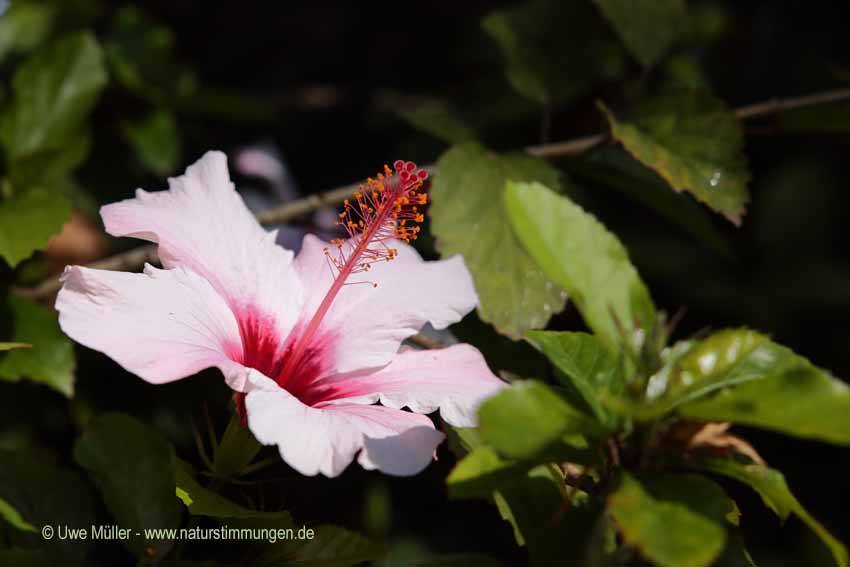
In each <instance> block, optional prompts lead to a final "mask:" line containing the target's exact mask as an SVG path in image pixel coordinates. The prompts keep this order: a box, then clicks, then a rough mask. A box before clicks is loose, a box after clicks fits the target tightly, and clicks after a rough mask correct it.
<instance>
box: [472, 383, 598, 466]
mask: <svg viewBox="0 0 850 567" xmlns="http://www.w3.org/2000/svg"><path fill="white" fill-rule="evenodd" d="M478 418H479V431H480V433H481V438H482V439H483V440H484V441H485V442H486V443H487V444H488V445H491V446H492V447H493V448H495V449H496V450H497V451H498V452H499V453H501V454H502V455H506V456H508V457H511V458H515V459H530V458H533V457H535V456H536V455H537V454H538V453H540V452H541V451H543V450H544V449H547V448H548V447H550V446H551V445H552V444H555V443H557V442H558V441H559V440H561V438H562V437H563V436H564V435H568V434H578V435H584V434H588V435H593V436H598V435H603V434H604V431H605V430H604V429H603V428H602V426H601V425H600V424H598V423H595V422H594V421H593V420H592V418H589V417H588V416H586V415H585V414H583V413H581V412H580V411H579V410H577V409H575V408H574V407H572V406H571V405H570V404H569V403H567V401H566V400H565V399H564V398H563V397H561V396H559V395H558V394H557V393H556V392H555V391H554V390H552V388H550V387H549V386H547V385H546V384H544V383H543V382H538V381H536V380H524V381H520V382H515V383H514V384H512V385H511V387H510V388H506V389H504V390H502V391H501V392H499V393H498V394H496V395H494V396H492V397H490V398H489V399H487V400H486V401H485V402H484V403H483V404H482V405H481V408H480V409H479V410H478Z"/></svg>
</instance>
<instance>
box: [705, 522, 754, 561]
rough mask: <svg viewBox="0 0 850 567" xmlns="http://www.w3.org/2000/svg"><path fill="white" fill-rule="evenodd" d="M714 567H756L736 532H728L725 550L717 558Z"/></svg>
mask: <svg viewBox="0 0 850 567" xmlns="http://www.w3.org/2000/svg"><path fill="white" fill-rule="evenodd" d="M714 567H757V566H756V563H755V561H753V558H752V557H751V556H750V552H749V551H747V548H746V546H745V545H744V540H743V538H741V534H740V533H739V532H738V531H737V530H730V532H729V536H728V537H727V538H726V548H725V549H724V550H723V553H722V554H721V555H720V557H718V558H717V562H716V563H715V564H714Z"/></svg>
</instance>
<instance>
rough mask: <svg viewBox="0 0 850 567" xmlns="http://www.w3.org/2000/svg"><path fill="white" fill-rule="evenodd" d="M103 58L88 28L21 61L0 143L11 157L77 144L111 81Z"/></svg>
mask: <svg viewBox="0 0 850 567" xmlns="http://www.w3.org/2000/svg"><path fill="white" fill-rule="evenodd" d="M106 79H107V77H106V71H105V70H104V68H103V56H102V53H101V50H100V46H99V45H98V43H97V40H96V39H95V38H94V36H93V35H92V34H91V33H89V32H79V33H74V34H71V35H68V36H65V37H63V38H62V39H60V40H58V41H56V42H53V43H52V44H50V45H48V46H46V47H45V48H43V49H41V50H39V51H38V52H37V53H36V54H35V55H34V56H33V57H32V58H30V59H29V60H27V61H26V62H25V63H24V64H22V65H21V66H20V67H19V68H18V69H17V71H16V72H15V76H14V78H13V80H12V90H13V91H14V101H13V103H12V105H11V107H10V108H9V110H8V111H7V113H6V114H4V115H3V123H2V126H0V142H2V143H3V145H4V146H5V148H6V152H7V156H8V158H9V160H10V161H16V160H19V159H22V158H26V157H29V156H32V155H33V154H36V153H38V152H42V151H46V150H56V149H59V148H61V147H62V146H65V145H66V144H68V143H70V142H72V141H73V140H74V138H75V137H77V136H78V135H79V133H80V130H81V128H82V126H83V124H84V122H85V120H86V117H87V116H88V113H89V111H90V110H91V109H92V108H93V107H94V104H95V102H96V100H97V96H98V94H99V93H100V91H101V89H102V88H103V87H104V85H105V84H106Z"/></svg>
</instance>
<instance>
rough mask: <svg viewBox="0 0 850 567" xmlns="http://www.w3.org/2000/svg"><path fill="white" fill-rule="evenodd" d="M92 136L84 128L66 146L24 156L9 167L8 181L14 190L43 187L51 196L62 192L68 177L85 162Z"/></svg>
mask: <svg viewBox="0 0 850 567" xmlns="http://www.w3.org/2000/svg"><path fill="white" fill-rule="evenodd" d="M90 148H91V136H90V135H89V133H88V131H86V130H85V128H81V130H80V131H79V132H78V133H77V135H76V136H75V137H74V139H72V140H69V141H68V143H67V144H65V145H63V146H60V147H57V148H52V149H45V150H40V151H37V152H35V153H33V154H30V155H27V156H21V157H19V158H18V159H16V160H15V161H13V162H12V163H10V164H9V179H10V180H11V181H12V186H13V187H15V188H25V189H29V188H31V187H41V188H44V189H49V190H50V193H51V194H52V195H56V194H57V193H59V192H60V191H61V190H62V185H63V183H66V182H67V176H68V174H70V173H71V172H72V171H73V170H74V169H76V168H77V167H78V166H79V165H80V164H81V163H83V162H84V161H85V160H86V157H88V155H89V149H90Z"/></svg>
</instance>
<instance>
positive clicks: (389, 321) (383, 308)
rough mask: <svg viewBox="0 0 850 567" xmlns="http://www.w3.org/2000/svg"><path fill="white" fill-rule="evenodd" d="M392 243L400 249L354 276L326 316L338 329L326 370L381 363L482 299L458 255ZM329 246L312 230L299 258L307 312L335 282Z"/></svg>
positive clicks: (327, 325) (329, 327) (327, 326)
mask: <svg viewBox="0 0 850 567" xmlns="http://www.w3.org/2000/svg"><path fill="white" fill-rule="evenodd" d="M388 245H389V246H392V247H393V248H396V249H397V250H398V257H397V258H396V259H395V260H393V261H391V262H379V263H374V264H372V269H371V270H369V271H368V272H366V273H361V274H356V275H354V276H352V277H351V279H350V281H348V282H346V285H345V286H344V287H343V288H342V290H341V291H340V292H339V295H338V296H337V298H336V300H335V301H334V303H333V304H332V305H331V308H330V310H329V312H328V314H327V315H326V316H325V318H324V320H323V323H322V326H321V327H320V329H323V331H324V332H326V333H328V334H330V333H333V334H338V335H339V338H338V340H337V341H336V344H335V347H334V348H335V350H334V357H333V359H334V364H333V367H332V368H329V369H328V371H327V372H326V375H330V374H339V373H345V372H352V371H356V370H361V369H364V368H374V367H379V366H383V365H385V364H387V363H388V362H390V360H391V359H392V357H393V355H395V353H396V352H397V351H398V349H399V346H400V344H401V342H402V341H403V340H404V339H406V338H408V337H410V336H412V335H414V334H416V333H417V332H418V331H419V329H421V328H422V326H423V325H424V324H425V323H427V322H430V323H431V324H432V325H433V326H434V327H435V328H437V329H443V328H445V327H447V326H448V325H450V324H452V323H456V322H457V321H459V320H460V319H461V318H462V317H463V316H464V315H466V314H467V313H469V312H470V311H471V310H472V309H474V308H475V306H476V305H477V303H478V296H477V295H476V294H475V288H474V287H473V284H472V278H471V276H470V274H469V271H468V270H467V269H466V265H465V264H464V263H463V259H462V258H461V257H460V256H454V257H452V258H450V259H448V260H443V261H437V262H426V261H425V260H423V259H422V258H421V257H420V256H419V254H418V253H417V252H416V250H414V249H413V248H412V247H411V246H408V245H406V244H404V243H402V242H393V243H388ZM326 246H331V245H329V244H328V243H325V242H323V241H322V240H320V239H319V238H316V237H315V236H312V235H308V236H307V237H305V238H304V245H303V248H302V250H301V252H300V253H299V255H298V257H297V258H296V261H295V265H296V268H297V270H298V272H299V274H300V276H301V279H302V281H303V283H304V287H305V289H306V290H307V293H308V296H307V300H306V304H305V312H306V313H313V312H315V311H316V309H317V307H318V306H319V303H320V302H321V300H322V298H323V297H324V295H325V294H326V293H327V290H328V289H329V288H330V286H331V284H332V283H333V272H332V271H331V269H330V268H329V266H328V264H327V260H326V258H325V256H324V253H323V249H324V247H326ZM333 248H335V247H332V249H333ZM373 283H375V284H377V287H374V286H373V285H372V284H373ZM319 334H321V333H319Z"/></svg>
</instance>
